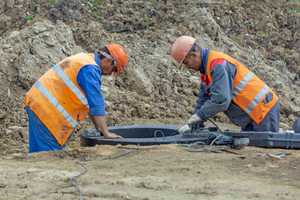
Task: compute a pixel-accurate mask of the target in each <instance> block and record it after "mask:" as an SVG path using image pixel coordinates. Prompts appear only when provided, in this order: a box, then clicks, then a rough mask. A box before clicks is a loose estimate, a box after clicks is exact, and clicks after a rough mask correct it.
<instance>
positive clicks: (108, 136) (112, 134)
mask: <svg viewBox="0 0 300 200" xmlns="http://www.w3.org/2000/svg"><path fill="white" fill-rule="evenodd" d="M103 137H104V138H105V139H119V138H122V136H120V135H118V134H115V133H111V132H108V133H106V134H103Z"/></svg>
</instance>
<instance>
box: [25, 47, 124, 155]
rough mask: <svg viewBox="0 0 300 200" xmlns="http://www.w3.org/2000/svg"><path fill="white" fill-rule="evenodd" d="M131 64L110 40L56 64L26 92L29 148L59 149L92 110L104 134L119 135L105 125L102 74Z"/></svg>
mask: <svg viewBox="0 0 300 200" xmlns="http://www.w3.org/2000/svg"><path fill="white" fill-rule="evenodd" d="M127 64H128V55H127V53H126V52H125V50H124V48H123V47H122V46H121V45H119V44H107V45H106V46H105V47H103V48H100V49H98V50H96V51H95V53H79V54H76V55H73V56H70V57H67V58H65V59H63V60H62V61H60V62H59V63H57V64H55V65H53V67H52V68H51V69H49V70H48V71H47V72H46V73H45V74H44V75H43V76H42V77H40V79H39V80H38V81H36V83H35V84H34V85H33V86H32V88H31V89H30V90H29V91H28V92H27V94H26V96H25V100H24V103H25V109H26V111H27V114H28V118H29V152H38V151H49V150H60V149H62V148H63V146H64V145H65V144H66V142H67V141H68V139H69V137H70V135H71V134H72V132H73V131H74V130H75V129H76V128H77V127H78V123H79V122H80V121H83V120H84V119H85V118H86V117H87V115H88V114H89V115H90V117H91V119H92V121H93V123H94V125H95V127H96V129H97V130H98V131H99V132H101V133H102V134H103V136H104V137H105V138H120V136H119V135H117V134H115V133H111V132H110V131H109V130H108V128H107V125H106V117H105V116H106V112H105V102H104V97H103V95H102V92H101V76H102V75H118V74H120V73H122V72H123V71H124V70H125V69H126V67H127Z"/></svg>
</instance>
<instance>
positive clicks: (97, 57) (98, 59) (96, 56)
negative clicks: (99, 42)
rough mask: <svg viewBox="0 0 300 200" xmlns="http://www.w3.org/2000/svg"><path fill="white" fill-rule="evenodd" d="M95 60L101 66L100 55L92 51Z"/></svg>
mask: <svg viewBox="0 0 300 200" xmlns="http://www.w3.org/2000/svg"><path fill="white" fill-rule="evenodd" d="M94 57H95V62H96V64H97V65H98V66H99V67H100V68H101V59H100V55H99V53H98V52H97V51H95V52H94Z"/></svg>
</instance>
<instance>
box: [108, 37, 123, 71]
mask: <svg viewBox="0 0 300 200" xmlns="http://www.w3.org/2000/svg"><path fill="white" fill-rule="evenodd" d="M105 47H106V48H107V49H108V51H109V53H110V55H111V56H112V57H113V58H114V60H115V61H116V67H117V73H118V74H119V73H121V72H123V71H124V70H125V68H126V67H127V65H128V55H127V53H126V52H125V50H124V48H123V47H122V46H121V45H119V44H114V43H110V44H107V45H106V46H105Z"/></svg>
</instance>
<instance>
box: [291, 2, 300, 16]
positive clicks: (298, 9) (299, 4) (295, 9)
mask: <svg viewBox="0 0 300 200" xmlns="http://www.w3.org/2000/svg"><path fill="white" fill-rule="evenodd" d="M288 3H291V4H295V5H292V6H293V7H290V8H289V13H300V0H288Z"/></svg>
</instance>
